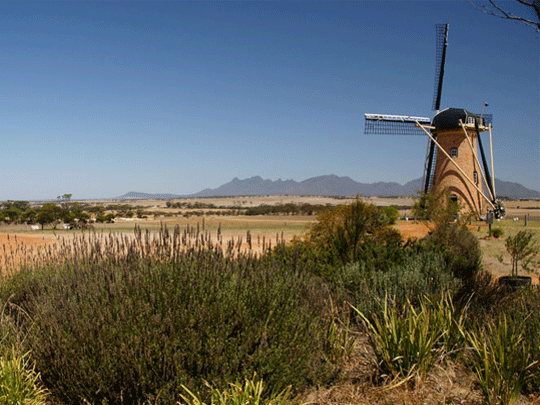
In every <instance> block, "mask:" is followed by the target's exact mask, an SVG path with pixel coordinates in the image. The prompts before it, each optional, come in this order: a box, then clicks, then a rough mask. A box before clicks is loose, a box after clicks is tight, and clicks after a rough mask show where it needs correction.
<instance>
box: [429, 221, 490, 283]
mask: <svg viewBox="0 0 540 405" xmlns="http://www.w3.org/2000/svg"><path fill="white" fill-rule="evenodd" d="M422 242H423V244H424V247H425V249H428V250H435V251H439V252H441V253H442V254H443V255H444V258H445V261H446V262H447V264H448V266H449V268H450V269H451V271H452V273H453V274H454V276H455V277H457V278H459V279H461V280H463V281H466V280H469V279H473V278H474V277H475V276H476V274H477V273H478V272H479V271H480V269H481V267H482V251H481V249H480V244H479V243H478V239H477V238H476V237H475V236H474V235H473V234H472V233H471V232H470V231H469V230H468V229H467V228H465V227H464V226H459V225H455V224H452V223H447V224H441V225H439V226H437V228H435V230H434V231H433V232H431V233H430V234H429V235H428V236H426V237H425V238H424V239H423V241H422Z"/></svg>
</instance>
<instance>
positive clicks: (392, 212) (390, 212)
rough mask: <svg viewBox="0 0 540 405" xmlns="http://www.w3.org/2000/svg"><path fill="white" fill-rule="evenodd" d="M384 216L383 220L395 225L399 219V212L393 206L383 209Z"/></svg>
mask: <svg viewBox="0 0 540 405" xmlns="http://www.w3.org/2000/svg"><path fill="white" fill-rule="evenodd" d="M383 215H384V218H383V219H385V220H386V221H387V222H388V223H389V224H390V225H393V224H395V223H396V221H397V219H398V218H399V211H398V209H397V208H396V207H393V206H389V207H383Z"/></svg>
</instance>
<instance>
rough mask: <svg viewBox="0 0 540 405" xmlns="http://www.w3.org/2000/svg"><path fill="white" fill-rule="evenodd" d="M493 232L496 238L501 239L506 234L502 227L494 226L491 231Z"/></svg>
mask: <svg viewBox="0 0 540 405" xmlns="http://www.w3.org/2000/svg"><path fill="white" fill-rule="evenodd" d="M491 234H492V235H493V237H494V238H497V239H499V238H500V237H501V236H503V235H504V231H503V229H502V228H493V230H492V231H491Z"/></svg>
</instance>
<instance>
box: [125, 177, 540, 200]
mask: <svg viewBox="0 0 540 405" xmlns="http://www.w3.org/2000/svg"><path fill="white" fill-rule="evenodd" d="M421 188H422V179H421V178H419V179H416V180H412V181H409V182H408V183H405V184H403V185H401V184H399V183H393V182H390V183H387V182H378V183H372V184H366V183H358V182H356V181H354V180H352V179H351V178H349V177H339V176H335V175H328V176H318V177H311V178H309V179H307V180H304V181H301V182H297V181H294V180H285V181H283V180H281V179H279V180H275V181H273V180H265V179H263V178H261V177H260V176H254V177H250V178H248V179H244V180H240V179H238V178H237V177H235V178H234V179H233V180H232V181H230V182H229V183H226V184H223V185H222V186H219V187H218V188H214V189H209V188H208V189H205V190H202V191H200V192H198V193H195V194H191V195H177V194H147V193H138V192H129V193H127V194H124V195H123V196H121V197H118V198H119V199H133V200H135V199H173V198H182V197H234V196H241V195H246V196H247V195H254V196H255V195H258V196H264V195H325V196H342V195H343V196H345V195H346V196H354V195H362V196H379V197H394V196H395V197H408V196H417V192H418V190H421ZM495 190H496V192H497V196H499V197H508V198H540V192H538V191H536V190H530V189H528V188H526V187H524V186H522V185H521V184H519V183H511V182H508V181H502V180H498V179H496V180H495Z"/></svg>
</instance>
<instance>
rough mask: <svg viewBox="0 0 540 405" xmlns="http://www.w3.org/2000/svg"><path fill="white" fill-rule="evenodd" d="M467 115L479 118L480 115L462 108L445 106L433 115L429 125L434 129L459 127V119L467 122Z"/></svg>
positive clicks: (443, 129) (442, 129)
mask: <svg viewBox="0 0 540 405" xmlns="http://www.w3.org/2000/svg"><path fill="white" fill-rule="evenodd" d="M469 117H475V118H480V116H478V115H476V114H473V113H472V112H470V111H467V110H465V109H463V108H447V109H445V110H442V111H441V112H440V113H438V114H437V115H436V116H435V117H433V122H432V123H431V125H432V126H434V127H435V131H446V130H452V129H460V128H461V127H460V125H459V121H460V120H461V122H463V123H467V118H469ZM480 122H481V121H480Z"/></svg>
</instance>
